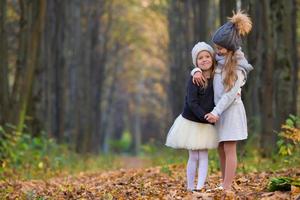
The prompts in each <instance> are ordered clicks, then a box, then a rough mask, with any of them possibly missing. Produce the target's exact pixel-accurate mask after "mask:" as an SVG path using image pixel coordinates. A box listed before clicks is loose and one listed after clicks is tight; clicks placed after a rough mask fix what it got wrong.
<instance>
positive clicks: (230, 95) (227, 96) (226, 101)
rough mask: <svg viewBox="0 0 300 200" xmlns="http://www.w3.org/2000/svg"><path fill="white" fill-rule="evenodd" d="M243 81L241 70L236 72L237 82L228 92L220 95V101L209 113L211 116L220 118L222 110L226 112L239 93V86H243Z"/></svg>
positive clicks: (243, 76)
mask: <svg viewBox="0 0 300 200" xmlns="http://www.w3.org/2000/svg"><path fill="white" fill-rule="evenodd" d="M244 79H245V75H244V73H243V72H242V71H241V70H237V80H236V81H235V84H234V86H233V87H232V88H231V89H230V90H229V91H228V92H226V93H224V94H223V95H222V97H221V99H220V100H219V102H218V103H217V105H216V106H215V107H214V109H213V111H212V112H211V113H212V114H213V115H215V116H220V115H221V114H222V113H223V112H224V110H226V109H227V108H228V107H229V106H230V105H231V104H232V102H233V101H234V100H235V97H236V95H237V94H238V92H239V91H240V88H241V86H242V85H243V82H244Z"/></svg>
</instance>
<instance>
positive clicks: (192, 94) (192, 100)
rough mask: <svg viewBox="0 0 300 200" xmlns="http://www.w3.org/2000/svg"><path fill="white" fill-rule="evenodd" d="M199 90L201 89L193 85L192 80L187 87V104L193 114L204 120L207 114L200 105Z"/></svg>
mask: <svg viewBox="0 0 300 200" xmlns="http://www.w3.org/2000/svg"><path fill="white" fill-rule="evenodd" d="M198 90H199V87H198V86H197V85H195V84H193V81H192V79H191V78H190V80H189V82H188V87H187V104H188V106H189V107H190V109H191V110H192V112H193V113H194V114H195V115H196V116H197V117H198V118H199V119H202V118H204V115H205V114H207V113H206V112H205V111H204V110H203V108H202V107H201V106H200V105H199V103H198Z"/></svg>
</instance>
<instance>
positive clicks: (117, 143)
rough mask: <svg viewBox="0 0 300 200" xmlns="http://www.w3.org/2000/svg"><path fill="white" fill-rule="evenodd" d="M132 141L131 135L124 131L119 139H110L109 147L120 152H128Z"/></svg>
mask: <svg viewBox="0 0 300 200" xmlns="http://www.w3.org/2000/svg"><path fill="white" fill-rule="evenodd" d="M131 143H132V137H131V134H130V132H129V131H125V132H124V133H123V134H122V137H121V139H120V140H110V141H109V144H110V148H111V150H112V151H113V152H116V153H120V152H129V148H130V146H131Z"/></svg>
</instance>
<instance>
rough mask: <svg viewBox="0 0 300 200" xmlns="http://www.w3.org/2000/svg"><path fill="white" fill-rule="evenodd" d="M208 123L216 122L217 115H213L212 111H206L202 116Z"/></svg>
mask: <svg viewBox="0 0 300 200" xmlns="http://www.w3.org/2000/svg"><path fill="white" fill-rule="evenodd" d="M204 119H206V120H207V121H208V122H209V123H216V122H217V121H218V120H219V116H215V115H213V114H212V113H208V114H206V115H205V116H204Z"/></svg>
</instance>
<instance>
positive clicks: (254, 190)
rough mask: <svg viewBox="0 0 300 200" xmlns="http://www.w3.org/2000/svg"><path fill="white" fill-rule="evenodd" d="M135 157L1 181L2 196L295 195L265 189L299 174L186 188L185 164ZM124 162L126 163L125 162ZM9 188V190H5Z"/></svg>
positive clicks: (249, 176) (296, 194) (216, 179)
mask: <svg viewBox="0 0 300 200" xmlns="http://www.w3.org/2000/svg"><path fill="white" fill-rule="evenodd" d="M135 162H137V163H138V162H139V160H137V159H129V160H128V161H127V164H129V166H130V167H133V168H127V169H124V168H122V169H119V170H112V171H106V172H98V173H96V172H95V173H79V174H77V175H74V176H65V177H57V178H51V179H49V180H31V181H8V180H6V181H3V182H1V184H0V191H6V195H5V196H3V195H4V194H1V192H0V194H1V196H2V199H298V198H300V189H299V188H297V187H293V186H292V188H291V191H288V192H279V191H276V192H268V191H267V185H268V183H269V180H270V179H271V178H272V177H280V176H281V177H297V176H298V177H299V176H300V169H295V168H291V169H282V170H280V171H276V172H261V173H258V172H256V173H245V174H242V173H239V174H238V175H237V176H236V179H235V182H234V184H233V192H227V193H226V194H224V193H223V192H219V191H213V192H208V191H206V190H205V189H204V190H202V191H200V192H188V191H186V178H185V165H184V164H176V165H165V166H157V167H145V168H141V165H140V164H137V167H138V168H135V167H134V163H135ZM125 166H126V165H125ZM219 183H220V174H219V173H214V174H211V175H209V178H208V180H207V184H206V189H213V188H215V187H216V186H217V185H218V184H219ZM8 192H9V194H8Z"/></svg>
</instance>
